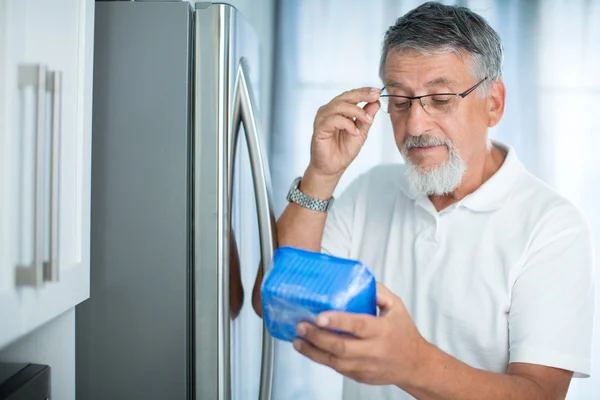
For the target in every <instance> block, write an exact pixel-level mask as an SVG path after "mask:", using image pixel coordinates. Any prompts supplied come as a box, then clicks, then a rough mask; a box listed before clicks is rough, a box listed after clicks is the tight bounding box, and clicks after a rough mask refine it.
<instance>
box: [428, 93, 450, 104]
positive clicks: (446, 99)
mask: <svg viewBox="0 0 600 400" xmlns="http://www.w3.org/2000/svg"><path fill="white" fill-rule="evenodd" d="M452 99H454V95H438V96H432V97H431V101H432V102H433V103H434V104H439V105H444V104H448V103H450V102H451V101H452Z"/></svg>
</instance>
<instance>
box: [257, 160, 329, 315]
mask: <svg viewBox="0 0 600 400" xmlns="http://www.w3.org/2000/svg"><path fill="white" fill-rule="evenodd" d="M338 182H339V177H338V176H336V177H321V176H318V175H316V174H314V173H313V172H312V171H311V169H310V167H309V168H308V169H307V170H306V172H305V173H304V176H303V177H302V182H301V183H300V188H299V189H300V190H301V191H302V192H303V193H305V194H307V195H309V196H311V197H314V198H317V199H322V200H328V199H330V198H331V196H332V195H333V191H334V190H335V187H336V186H337V184H338ZM326 219H327V213H324V212H320V211H312V210H309V209H307V208H304V207H302V206H299V205H298V204H295V203H289V204H288V206H287V207H286V209H285V211H284V212H283V214H282V215H281V217H280V218H279V220H278V221H277V245H278V246H293V247H298V248H301V249H305V250H311V251H316V252H320V251H321V241H322V240H323V231H324V230H325V221H326ZM262 274H263V272H262V268H261V267H259V269H258V272H257V276H256V281H255V283H254V289H253V293H252V306H253V307H254V310H255V311H256V313H257V314H258V315H259V316H262V305H261V303H260V285H261V284H262Z"/></svg>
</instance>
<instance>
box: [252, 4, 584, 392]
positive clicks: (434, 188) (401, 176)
mask: <svg viewBox="0 0 600 400" xmlns="http://www.w3.org/2000/svg"><path fill="white" fill-rule="evenodd" d="M502 59H503V51H502V45H501V42H500V39H499V37H498V35H497V34H496V32H494V30H493V29H492V28H491V27H490V26H489V25H488V24H487V23H486V22H485V20H484V19H483V18H481V17H480V16H479V15H477V14H475V13H473V12H472V11H470V10H468V9H466V8H462V7H451V6H444V5H441V4H438V3H427V4H423V5H421V6H420V7H418V8H416V9H414V10H412V11H411V12H409V13H408V14H406V15H404V16H403V17H401V18H400V19H398V21H397V23H396V24H395V25H394V26H392V27H391V28H390V29H389V30H388V31H387V33H386V35H385V40H384V45H383V51H382V57H381V67H380V75H381V78H382V79H383V82H384V85H385V88H384V89H382V90H380V89H375V88H372V89H369V88H364V89H357V90H351V91H348V92H346V93H343V94H341V95H340V96H338V97H336V98H334V99H333V100H332V101H331V102H329V103H328V104H326V105H325V106H323V107H321V108H320V109H319V111H318V113H317V116H316V118H315V123H314V134H313V139H312V147H311V161H310V165H309V166H308V168H307V169H306V171H305V173H304V176H303V177H302V178H301V179H298V180H296V181H295V182H294V185H292V189H291V190H290V194H289V195H288V199H289V200H290V204H289V205H288V207H287V208H286V210H285V212H284V213H283V215H282V216H281V218H280V220H279V221H278V237H279V244H280V245H290V246H296V247H301V248H305V249H310V250H314V251H319V250H321V249H322V250H323V251H325V252H327V253H330V254H333V255H335V256H340V257H348V258H354V259H359V260H361V261H363V262H364V263H365V264H367V265H369V266H370V267H371V268H372V270H373V272H374V274H375V276H376V277H377V279H378V281H380V282H381V283H380V284H379V285H378V305H379V310H380V313H379V316H377V317H371V316H364V315H353V314H345V313H334V312H329V313H323V314H321V315H320V316H318V318H317V320H316V325H312V324H308V323H301V324H299V326H298V327H297V332H298V337H299V338H298V339H297V340H295V342H294V347H295V349H296V350H297V351H299V352H300V353H302V354H304V355H305V356H306V357H309V358H310V359H312V360H314V361H315V362H318V363H321V364H324V365H328V366H330V367H331V368H334V369H335V370H337V371H338V372H340V373H341V374H343V375H344V376H346V377H347V378H349V379H345V382H344V399H364V400H370V399H407V398H412V396H414V397H416V398H419V399H461V400H469V399H473V400H481V399H503V400H506V399H523V400H535V399H558V398H564V397H565V395H566V393H567V390H568V387H569V383H570V381H571V378H572V376H573V375H575V376H579V377H584V376H588V375H589V373H590V349H591V339H592V320H593V308H594V305H593V302H594V287H593V281H594V279H593V261H592V244H591V233H590V228H589V225H588V223H587V221H586V218H585V217H584V216H583V215H582V214H581V212H580V211H578V209H577V208H575V207H574V206H573V205H571V204H570V203H569V202H568V201H567V200H565V199H564V198H563V197H561V196H560V195H558V194H557V193H556V192H554V191H553V190H552V189H550V188H549V187H548V186H546V185H545V184H544V183H542V182H541V181H540V180H538V179H536V178H535V177H534V176H532V175H531V174H530V173H528V172H527V171H526V170H525V169H524V167H523V165H522V164H521V163H520V162H519V159H518V157H517V154H515V150H514V149H512V148H511V147H510V146H508V145H505V144H501V143H498V142H491V141H490V140H489V138H488V128H490V127H493V126H495V125H496V124H497V123H498V122H499V121H500V119H501V118H502V115H503V113H504V105H505V94H506V89H505V86H504V83H503V82H502V80H501V78H502ZM361 102H366V103H367V104H366V105H365V106H364V108H360V107H359V106H357V104H358V103H361ZM380 107H381V108H382V109H383V111H385V112H387V113H388V114H389V117H390V119H391V122H392V126H393V131H394V138H395V141H396V144H397V146H398V149H399V150H400V153H401V154H402V156H403V158H404V160H405V165H382V166H379V167H376V168H374V169H373V170H371V171H369V172H367V173H365V174H364V175H363V176H361V177H359V178H358V179H357V180H356V181H354V182H353V183H352V184H351V185H350V186H349V188H348V189H347V190H346V191H345V193H344V194H343V195H342V196H341V197H340V198H339V199H338V200H337V201H336V203H335V205H334V206H333V207H330V202H331V201H333V199H332V194H333V192H334V189H335V187H336V185H337V183H338V181H339V180H340V177H341V176H342V174H343V173H344V171H345V170H346V168H347V167H348V165H349V164H350V163H351V162H352V160H353V159H354V158H355V157H356V156H357V155H358V153H359V151H360V149H361V147H362V146H363V144H364V143H365V141H366V140H367V136H368V132H369V128H370V127H371V124H372V122H373V118H374V117H375V116H376V114H377V113H378V111H379V109H380ZM380 114H381V113H380ZM257 284H260V280H258V281H257ZM257 288H258V285H257V286H256V287H255V298H254V300H255V302H254V305H255V308H256V309H257V311H258V312H259V313H260V304H259V302H258V301H257V300H258V296H257V293H258V290H257ZM334 330H342V331H348V332H351V333H353V336H345V335H339V334H336V333H335V332H333V331H334Z"/></svg>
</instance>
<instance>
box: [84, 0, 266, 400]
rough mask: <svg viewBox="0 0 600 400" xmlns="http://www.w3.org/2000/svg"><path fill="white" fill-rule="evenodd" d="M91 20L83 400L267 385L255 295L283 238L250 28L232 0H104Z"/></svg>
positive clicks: (248, 393) (227, 395)
mask: <svg viewBox="0 0 600 400" xmlns="http://www.w3.org/2000/svg"><path fill="white" fill-rule="evenodd" d="M95 23H96V25H95V29H96V31H95V54H94V104H93V134H92V136H93V139H92V159H93V161H92V224H91V225H92V228H91V229H92V235H91V297H90V299H89V300H87V301H86V302H84V303H82V304H81V305H80V306H78V308H77V311H76V376H77V378H76V392H77V399H81V400H100V399H102V400H107V399H111V400H118V399H127V400H135V399H161V400H177V399H197V400H200V399H206V400H212V399H219V400H220V399H243V400H250V399H257V398H260V399H262V400H265V399H269V398H270V397H271V383H272V380H273V368H272V361H273V343H272V342H271V339H270V338H269V336H268V335H267V334H264V333H263V329H262V320H261V319H260V318H258V317H257V316H256V315H255V314H254V311H253V309H252V306H251V295H252V285H253V283H254V279H255V276H256V273H257V267H258V265H259V262H260V263H262V266H263V269H264V270H267V269H268V267H269V263H270V260H271V257H272V253H273V247H274V245H275V237H276V235H275V232H274V222H273V221H274V219H273V216H272V210H271V205H270V204H271V203H270V179H269V173H268V171H269V169H268V165H267V159H266V157H265V155H264V153H263V151H264V149H263V147H262V144H263V142H264V140H265V137H264V136H263V135H264V132H262V131H261V124H260V121H259V120H260V118H259V110H258V108H257V101H256V100H257V98H258V96H257V93H254V92H253V90H252V89H253V88H254V89H257V88H259V87H260V86H259V83H260V82H259V71H260V65H259V63H258V61H259V51H260V47H259V43H258V40H257V38H256V35H255V34H254V32H253V30H252V28H251V27H250V26H249V25H248V23H247V22H246V21H245V20H244V19H243V17H242V16H241V15H240V13H239V12H238V11H237V10H236V9H235V8H233V7H232V6H229V5H225V4H211V3H198V4H197V5H196V6H195V7H194V6H192V5H190V4H189V3H188V2H172V1H171V2H168V1H166V2H126V1H108V2H97V3H96V21H95ZM238 260H239V262H238Z"/></svg>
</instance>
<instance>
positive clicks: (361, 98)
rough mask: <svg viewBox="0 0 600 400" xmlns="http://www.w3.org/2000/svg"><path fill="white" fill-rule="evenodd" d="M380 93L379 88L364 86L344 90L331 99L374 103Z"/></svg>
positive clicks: (354, 102)
mask: <svg viewBox="0 0 600 400" xmlns="http://www.w3.org/2000/svg"><path fill="white" fill-rule="evenodd" d="M380 94H381V90H380V89H379V88H372V87H365V88H360V89H353V90H349V91H347V92H344V93H342V94H340V95H339V96H337V97H336V98H335V99H333V101H335V100H342V101H345V102H348V103H353V104H357V103H361V102H365V103H374V102H376V101H377V100H378V99H379V95H380ZM333 101H332V102H333Z"/></svg>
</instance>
